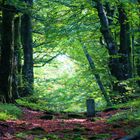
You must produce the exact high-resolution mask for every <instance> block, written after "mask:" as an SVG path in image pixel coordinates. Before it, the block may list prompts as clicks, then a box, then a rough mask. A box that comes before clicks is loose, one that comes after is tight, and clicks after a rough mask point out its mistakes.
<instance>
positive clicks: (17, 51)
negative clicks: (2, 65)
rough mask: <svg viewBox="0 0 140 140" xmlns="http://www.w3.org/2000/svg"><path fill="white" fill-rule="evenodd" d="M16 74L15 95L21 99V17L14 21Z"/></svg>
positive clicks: (14, 80) (14, 81)
mask: <svg viewBox="0 0 140 140" xmlns="http://www.w3.org/2000/svg"><path fill="white" fill-rule="evenodd" d="M14 26H15V30H14V42H15V43H14V49H15V50H14V73H13V95H14V98H15V99H16V98H19V87H20V86H21V78H22V76H21V75H22V73H21V42H20V41H21V40H20V17H16V18H15V20H14Z"/></svg>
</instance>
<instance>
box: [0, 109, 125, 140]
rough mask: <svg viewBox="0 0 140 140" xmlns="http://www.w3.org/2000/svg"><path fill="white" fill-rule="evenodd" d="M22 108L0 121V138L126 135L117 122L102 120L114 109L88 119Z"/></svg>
mask: <svg viewBox="0 0 140 140" xmlns="http://www.w3.org/2000/svg"><path fill="white" fill-rule="evenodd" d="M22 110H23V117H22V119H20V120H16V121H13V120H8V121H6V122H2V121H1V122H0V140H60V139H61V140H95V139H97V140H102V139H103V140H115V139H116V140H117V139H119V138H121V137H123V136H125V135H126V133H125V132H124V130H123V128H121V124H118V125H116V126H115V125H111V124H107V123H106V120H107V118H108V117H110V116H111V115H113V114H115V113H116V112H117V111H110V112H106V113H105V112H102V113H98V114H97V116H96V119H95V120H90V119H87V118H86V117H85V118H84V117H83V118H68V117H67V114H50V113H43V112H40V111H32V110H29V109H26V108H23V109H22ZM42 116H46V119H44V117H42ZM48 116H49V117H48ZM41 118H42V119H41ZM47 119H51V120H47Z"/></svg>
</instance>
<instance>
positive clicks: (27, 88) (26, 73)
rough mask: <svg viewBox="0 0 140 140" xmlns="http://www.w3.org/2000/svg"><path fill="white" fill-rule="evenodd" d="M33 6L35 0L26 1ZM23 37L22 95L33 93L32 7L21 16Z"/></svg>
mask: <svg viewBox="0 0 140 140" xmlns="http://www.w3.org/2000/svg"><path fill="white" fill-rule="evenodd" d="M25 2H26V3H27V5H28V6H29V8H31V6H32V4H33V1H32V0H26V1H25ZM21 38H22V45H23V52H24V64H23V80H24V91H23V95H22V96H26V95H28V94H31V93H32V91H33V81H34V78H33V45H32V19H31V12H30V9H29V11H28V13H25V14H23V15H22V17H21Z"/></svg>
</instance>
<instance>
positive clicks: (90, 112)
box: [86, 99, 95, 117]
mask: <svg viewBox="0 0 140 140" xmlns="http://www.w3.org/2000/svg"><path fill="white" fill-rule="evenodd" d="M86 106H87V117H94V116H95V102H94V99H87V100H86Z"/></svg>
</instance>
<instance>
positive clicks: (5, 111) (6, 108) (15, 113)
mask: <svg viewBox="0 0 140 140" xmlns="http://www.w3.org/2000/svg"><path fill="white" fill-rule="evenodd" d="M21 116H22V111H21V110H20V109H19V108H18V107H17V106H15V105H13V104H2V103H0V120H8V119H13V120H15V119H17V118H20V117H21Z"/></svg>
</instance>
